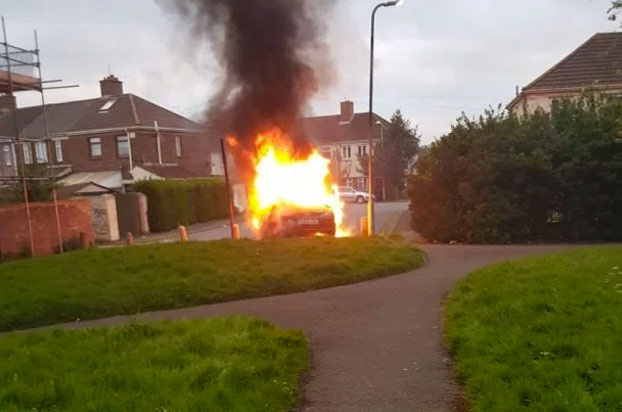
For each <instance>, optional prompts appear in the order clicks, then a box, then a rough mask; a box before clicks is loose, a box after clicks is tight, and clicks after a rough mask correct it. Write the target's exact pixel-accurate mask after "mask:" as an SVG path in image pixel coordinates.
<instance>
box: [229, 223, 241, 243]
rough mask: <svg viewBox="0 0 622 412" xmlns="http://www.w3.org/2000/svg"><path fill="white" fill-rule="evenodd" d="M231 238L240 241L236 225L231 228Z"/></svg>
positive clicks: (238, 227) (238, 228) (238, 226)
mask: <svg viewBox="0 0 622 412" xmlns="http://www.w3.org/2000/svg"><path fill="white" fill-rule="evenodd" d="M231 238H232V239H233V240H239V239H240V225H238V224H237V223H234V224H233V226H231Z"/></svg>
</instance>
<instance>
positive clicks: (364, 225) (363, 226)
mask: <svg viewBox="0 0 622 412" xmlns="http://www.w3.org/2000/svg"><path fill="white" fill-rule="evenodd" d="M361 236H368V234H367V218H366V217H362V218H361Z"/></svg>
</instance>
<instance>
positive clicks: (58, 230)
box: [34, 30, 64, 254]
mask: <svg viewBox="0 0 622 412" xmlns="http://www.w3.org/2000/svg"><path fill="white" fill-rule="evenodd" d="M34 32H35V51H34V53H35V55H36V56H37V63H36V65H37V70H38V74H39V85H41V84H42V83H43V78H42V77H41V58H40V57H39V39H38V37H37V31H36V30H35V31H34ZM40 90H41V107H42V110H43V130H44V133H45V147H46V152H47V155H48V166H49V167H48V170H49V172H50V176H51V180H52V200H53V201H54V216H55V218H56V234H57V236H58V250H59V251H60V253H61V254H62V253H63V252H64V250H63V249H64V248H63V233H62V231H61V226H60V213H59V212H58V198H57V196H56V174H55V173H54V167H53V165H52V149H51V148H50V143H51V140H50V133H49V130H48V114H47V111H46V108H45V92H44V89H43V87H40Z"/></svg>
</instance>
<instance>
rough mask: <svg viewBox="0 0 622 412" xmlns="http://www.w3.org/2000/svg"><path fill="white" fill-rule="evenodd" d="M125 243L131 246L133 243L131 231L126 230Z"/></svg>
mask: <svg viewBox="0 0 622 412" xmlns="http://www.w3.org/2000/svg"><path fill="white" fill-rule="evenodd" d="M125 243H126V244H127V245H128V246H132V245H133V244H134V235H133V234H132V232H127V236H126V238H125Z"/></svg>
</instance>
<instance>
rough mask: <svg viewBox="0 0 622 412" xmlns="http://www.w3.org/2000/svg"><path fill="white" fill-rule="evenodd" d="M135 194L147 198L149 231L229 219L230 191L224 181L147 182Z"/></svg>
mask: <svg viewBox="0 0 622 412" xmlns="http://www.w3.org/2000/svg"><path fill="white" fill-rule="evenodd" d="M134 190H136V191H137V192H141V193H144V194H145V195H146V196H147V201H148V208H147V210H148V213H147V214H148V218H149V227H150V228H151V230H153V231H154V232H162V231H166V230H171V229H174V228H175V227H177V226H178V225H190V224H193V223H197V222H207V221H209V220H214V219H223V218H225V217H226V216H227V196H226V188H225V184H224V182H223V181H222V180H221V179H202V180H188V181H172V180H144V181H141V182H138V183H136V184H135V185H134Z"/></svg>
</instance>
